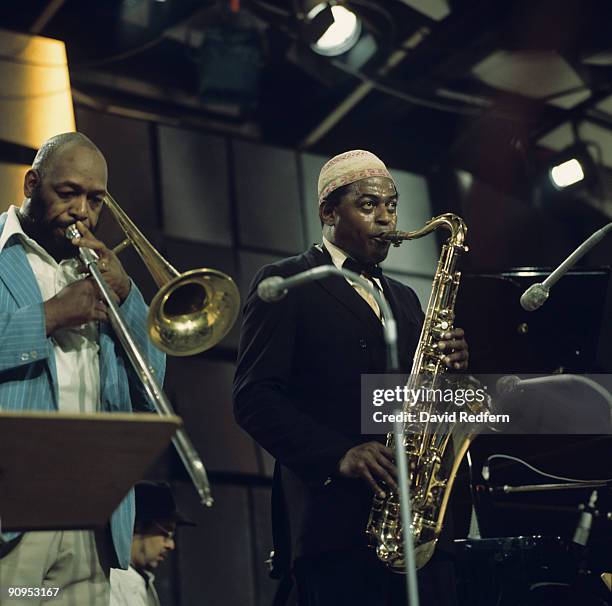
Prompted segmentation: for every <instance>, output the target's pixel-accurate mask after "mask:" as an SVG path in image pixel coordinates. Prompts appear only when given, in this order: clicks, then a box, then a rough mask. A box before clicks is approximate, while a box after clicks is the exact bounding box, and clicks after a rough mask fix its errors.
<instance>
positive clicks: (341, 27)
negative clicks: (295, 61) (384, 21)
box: [308, 2, 361, 57]
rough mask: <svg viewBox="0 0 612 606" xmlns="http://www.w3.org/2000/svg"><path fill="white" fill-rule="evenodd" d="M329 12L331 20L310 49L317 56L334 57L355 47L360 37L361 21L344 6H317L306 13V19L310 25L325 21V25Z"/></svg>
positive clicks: (326, 3)
mask: <svg viewBox="0 0 612 606" xmlns="http://www.w3.org/2000/svg"><path fill="white" fill-rule="evenodd" d="M330 12H331V17H332V19H333V20H332V21H331V23H330V24H329V25H327V27H326V28H325V29H324V30H323V32H322V34H321V35H320V36H319V37H318V39H317V40H316V42H314V43H312V44H311V48H312V50H314V51H315V52H316V53H318V54H319V55H324V56H326V57H336V56H337V55H342V54H343V53H346V52H347V51H348V50H350V49H351V48H353V46H355V44H356V43H357V41H358V40H359V36H360V35H361V21H360V20H359V18H358V17H357V15H356V14H355V13H354V12H352V11H350V10H348V9H347V8H345V7H344V6H339V5H334V6H330V5H329V3H328V2H321V3H320V4H317V5H316V6H315V7H314V8H313V9H312V10H311V11H310V12H309V13H308V19H309V20H310V22H311V23H316V22H317V21H322V20H323V19H325V21H326V24H327V22H329V18H330V15H329V13H330Z"/></svg>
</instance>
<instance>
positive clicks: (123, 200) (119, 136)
mask: <svg viewBox="0 0 612 606" xmlns="http://www.w3.org/2000/svg"><path fill="white" fill-rule="evenodd" d="M76 118H77V127H78V130H79V131H80V132H82V133H83V134H85V135H87V136H88V137H89V138H90V139H91V140H92V141H93V142H94V143H95V144H96V145H97V146H98V147H99V148H100V149H101V150H102V153H103V154H104V155H105V157H106V161H107V163H108V190H109V192H110V193H111V194H112V196H113V197H114V198H115V200H117V202H118V203H119V205H120V206H121V208H123V210H124V211H125V212H126V213H127V214H128V216H129V217H130V219H131V220H132V221H134V222H135V223H136V225H137V226H138V227H139V228H140V229H142V231H143V232H144V233H145V235H148V231H147V230H148V229H149V228H158V227H159V220H158V209H157V193H156V191H155V178H154V173H153V170H154V162H153V149H152V141H151V132H150V128H151V126H150V124H149V123H148V122H144V121H142V120H132V119H129V118H123V117H120V116H113V115H111V114H104V113H102V112H97V111H94V110H90V109H85V108H79V109H78V110H77V113H76Z"/></svg>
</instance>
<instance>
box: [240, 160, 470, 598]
mask: <svg viewBox="0 0 612 606" xmlns="http://www.w3.org/2000/svg"><path fill="white" fill-rule="evenodd" d="M318 189H319V218H320V220H321V225H322V232H323V233H322V241H321V243H320V244H316V245H314V246H312V247H311V248H310V249H309V250H308V251H306V252H305V253H303V254H301V255H298V256H295V257H291V258H289V259H285V260H282V261H279V262H277V263H274V264H272V265H267V266H265V267H263V268H262V269H261V270H260V271H259V273H258V274H257V275H256V276H255V278H254V281H253V284H252V286H251V290H250V293H249V296H248V299H247V302H246V305H245V309H244V317H243V323H242V333H241V338H240V347H239V353H238V365H237V369H236V377H235V381H234V410H235V415H236V419H237V421H238V423H239V424H240V425H241V426H242V427H243V428H244V429H245V430H246V431H247V432H249V433H250V434H251V435H252V436H253V438H255V440H257V441H258V442H259V443H260V444H261V445H262V446H263V447H264V448H266V450H268V451H269V452H270V453H271V454H272V455H273V456H274V457H275V459H276V468H275V472H274V486H273V496H272V501H273V502H272V511H273V532H274V547H275V557H274V565H275V567H276V568H277V570H276V571H275V572H276V574H277V576H284V578H285V580H286V579H288V578H289V575H290V573H292V574H293V577H294V578H295V580H296V583H297V593H298V594H299V600H300V602H299V603H300V606H310V605H311V604H317V605H318V606H327V605H329V606H332V605H333V606H336V605H338V604H351V606H357V605H360V604H364V605H368V606H372V605H373V604H387V605H396V604H397V605H399V604H402V605H405V604H406V597H405V593H404V587H405V585H404V579H403V577H402V576H401V575H396V574H394V573H392V572H390V571H389V570H388V569H387V568H386V567H385V566H384V565H383V564H381V563H380V562H379V561H378V560H377V557H376V554H375V553H374V550H373V549H370V548H368V547H367V540H366V534H365V528H366V524H367V521H368V515H369V512H370V508H371V505H372V494H373V492H376V493H378V494H379V495H380V494H382V493H383V492H384V490H385V487H386V486H389V487H391V488H392V489H394V490H395V489H396V477H397V469H396V466H395V462H394V456H393V452H392V450H391V449H389V448H387V447H386V446H385V445H384V443H383V440H384V436H376V437H372V436H365V435H362V433H361V425H360V420H361V419H360V401H361V392H360V390H361V382H360V379H361V375H362V374H366V373H370V374H373V373H383V372H385V370H386V369H385V345H384V341H383V334H382V324H381V320H380V311H379V308H378V305H377V303H376V301H375V300H374V299H373V297H372V296H371V295H370V293H368V292H367V291H366V290H365V289H363V288H361V287H360V286H358V285H356V284H353V283H351V282H350V281H348V280H344V279H342V278H339V277H335V276H334V277H331V278H328V279H325V280H321V281H316V282H310V283H307V284H304V285H302V286H300V288H296V289H294V290H291V291H290V292H289V293H288V295H287V296H286V297H285V298H283V299H282V300H280V301H278V302H276V303H273V304H270V303H264V302H263V301H261V300H260V299H259V297H258V295H257V285H258V284H259V283H260V282H261V281H262V280H264V279H265V278H267V277H269V276H275V275H276V276H282V277H289V276H292V275H295V274H298V273H300V272H302V271H305V270H309V269H312V268H314V267H317V266H321V265H328V264H334V265H335V266H336V267H338V268H340V267H345V268H349V269H351V270H353V271H356V272H357V273H361V274H362V276H364V277H365V278H366V279H367V280H369V281H370V284H371V285H372V286H373V287H375V288H378V289H379V290H380V291H382V293H383V294H384V296H385V298H386V299H387V300H388V302H389V304H390V306H391V308H392V311H393V314H394V316H395V319H396V322H397V327H398V345H399V358H400V366H401V371H402V372H409V371H410V367H411V364H412V358H413V355H414V351H415V348H416V345H417V343H418V339H419V334H420V330H421V325H422V323H423V312H422V311H421V306H420V304H419V301H418V299H417V296H416V294H415V292H414V291H413V290H412V289H411V288H409V287H408V286H405V285H404V284H401V283H400V282H397V281H396V280H393V279H391V278H389V277H387V276H385V275H384V274H383V273H382V271H381V270H380V268H379V267H378V263H380V262H381V261H383V260H384V259H385V258H386V256H387V253H388V251H389V242H387V241H385V240H384V239H382V238H380V235H381V234H383V233H385V232H388V231H392V230H394V229H395V228H396V224H397V207H398V193H397V190H396V187H395V182H394V180H393V178H392V177H391V175H390V173H389V171H388V170H387V168H386V167H385V165H384V164H383V162H382V161H381V160H380V159H379V158H377V157H376V156H375V155H374V154H372V153H370V152H367V151H363V150H353V151H350V152H346V153H343V154H340V155H339V156H336V157H334V158H332V159H331V160H330V161H329V162H327V164H325V166H323V168H322V170H321V174H320V177H319V188H318ZM427 269H429V270H431V269H433V268H427ZM438 346H439V347H440V348H441V349H440V350H441V351H442V352H445V353H446V357H445V360H444V362H445V363H446V365H447V366H448V367H449V368H452V369H453V370H461V369H464V368H466V367H467V358H468V352H467V344H466V342H465V340H464V338H463V331H462V330H461V329H455V330H453V331H452V332H447V333H445V334H444V335H443V340H442V341H441V342H440V343H439V344H438ZM438 551H440V550H438ZM442 560H444V558H443V557H442V555H441V554H440V553H438V554H436V555H434V559H433V560H432V561H431V562H430V563H429V564H427V565H426V566H425V568H424V569H423V571H422V574H420V575H419V576H420V580H421V596H422V598H421V599H422V604H432V605H433V604H435V605H436V606H441V605H443V604H455V603H456V602H455V600H454V599H453V593H454V592H455V582H454V576H453V572H452V567H451V565H450V563H449V562H444V561H442ZM288 586H289V583H288V582H285V583H283V585H281V587H288ZM279 602H280V600H279ZM279 602H277V603H279Z"/></svg>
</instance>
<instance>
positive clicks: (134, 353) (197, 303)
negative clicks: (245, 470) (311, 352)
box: [66, 194, 240, 506]
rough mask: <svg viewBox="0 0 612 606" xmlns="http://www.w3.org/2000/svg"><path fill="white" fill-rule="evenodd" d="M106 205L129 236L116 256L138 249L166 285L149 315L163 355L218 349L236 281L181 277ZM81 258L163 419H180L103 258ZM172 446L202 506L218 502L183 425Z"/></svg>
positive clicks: (233, 312) (236, 300) (89, 253)
mask: <svg viewBox="0 0 612 606" xmlns="http://www.w3.org/2000/svg"><path fill="white" fill-rule="evenodd" d="M104 202H105V204H106V206H107V207H108V209H109V210H110V211H111V213H112V215H113V216H114V217H115V219H116V221H117V222H118V223H119V225H120V227H121V229H122V230H123V232H124V234H125V236H126V237H125V240H124V241H123V242H121V244H119V246H117V247H115V249H113V252H115V253H117V252H120V251H121V250H123V249H124V248H126V247H127V246H130V245H131V246H133V247H134V248H135V249H136V251H137V252H138V254H139V255H140V257H141V259H142V260H143V262H144V264H145V265H146V266H147V269H148V270H149V271H150V272H151V275H152V276H153V279H154V280H155V282H156V283H157V285H158V286H159V287H160V290H159V291H158V293H157V294H156V295H155V297H154V298H153V301H152V302H151V305H150V307H149V314H148V317H147V326H148V332H149V336H150V338H151V340H152V341H153V343H154V344H155V345H156V346H157V347H158V348H159V349H161V350H162V351H165V352H166V353H168V354H171V355H175V356H188V355H192V354H195V353H199V352H202V351H205V350H206V349H210V348H211V347H213V346H214V345H216V344H217V343H218V342H219V341H220V340H221V339H223V337H224V336H225V335H226V334H227V332H228V331H229V330H230V328H231V327H232V325H233V324H234V322H235V321H236V317H237V316H238V309H239V306H240V295H239V294H238V289H237V287H236V284H235V283H234V281H233V280H232V279H231V278H230V277H229V276H227V275H226V274H224V273H222V272H220V271H217V270H214V269H206V268H202V269H194V270H191V271H187V272H185V273H183V274H180V273H179V272H178V271H177V270H176V269H175V268H174V267H173V266H172V265H171V264H170V263H168V261H166V259H164V258H163V257H162V256H161V255H160V254H159V252H157V250H155V248H153V246H152V245H151V243H150V242H149V241H148V240H147V239H146V238H145V236H144V235H143V234H142V232H141V231H140V230H139V229H138V228H137V227H136V225H135V224H134V223H133V222H132V221H131V220H130V218H129V217H128V216H127V215H126V213H125V212H124V211H123V209H122V208H120V206H119V205H118V204H117V202H116V201H115V200H114V199H113V198H112V197H111V196H110V195H109V194H106V195H105V196H104ZM78 235H79V233H78V230H77V228H76V226H74V225H71V226H69V227H68V228H67V229H66V237H68V238H71V239H72V238H74V237H75V236H78ZM79 254H80V256H81V259H82V260H83V263H84V264H85V266H86V267H87V269H88V271H89V272H90V273H91V275H92V277H93V278H94V280H95V281H96V283H97V285H98V287H99V289H100V292H101V293H102V296H103V297H104V299H105V301H106V304H107V306H108V314H109V318H110V321H111V324H112V326H113V329H114V330H115V332H116V334H117V337H118V338H119V340H120V341H121V344H122V346H123V348H124V349H125V352H126V354H127V356H128V358H129V359H130V362H131V363H132V365H133V367H134V370H135V371H136V374H137V375H138V377H139V378H140V380H141V381H142V384H143V386H144V388H145V391H146V393H147V395H148V397H149V399H150V401H151V402H152V403H153V405H154V407H155V409H156V410H157V412H158V413H159V414H160V415H174V410H173V408H172V404H171V403H170V400H169V399H168V397H167V396H166V394H165V393H164V391H163V389H162V387H161V385H160V384H159V382H158V381H157V379H156V378H155V376H154V374H153V371H152V369H151V368H150V367H149V365H148V363H147V361H146V359H145V357H144V355H143V354H142V352H141V351H140V349H139V348H138V345H137V344H136V342H135V341H134V339H133V337H132V335H131V334H130V332H129V330H128V327H127V325H126V323H125V321H124V320H123V318H122V317H121V313H120V312H119V307H118V305H117V304H116V303H115V300H114V298H113V294H112V291H111V289H110V287H109V286H108V284H106V281H105V280H104V278H103V277H102V274H101V273H100V270H99V269H98V266H97V261H98V256H97V254H96V253H95V252H94V251H93V250H91V249H89V248H80V249H79ZM172 442H173V444H174V446H175V448H176V450H177V452H178V454H179V456H180V457H181V459H182V461H183V464H184V465H185V468H186V469H187V472H188V473H189V475H190V477H191V480H192V481H193V484H194V486H195V488H196V490H197V492H198V495H199V496H200V500H201V502H202V503H203V504H204V505H207V506H211V505H212V503H213V499H212V496H211V493H210V484H209V482H208V475H207V473H206V468H205V467H204V464H203V463H202V461H201V459H200V457H199V455H198V453H197V452H196V450H195V448H194V446H193V444H192V442H191V440H190V439H189V436H188V435H187V433H186V431H185V429H184V428H183V427H181V428H179V429H178V430H177V432H176V433H175V435H174V437H173V438H172Z"/></svg>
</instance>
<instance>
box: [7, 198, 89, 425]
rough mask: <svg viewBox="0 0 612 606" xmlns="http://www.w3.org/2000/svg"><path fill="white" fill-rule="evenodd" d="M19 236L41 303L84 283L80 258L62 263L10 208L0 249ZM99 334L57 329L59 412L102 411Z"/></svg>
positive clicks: (85, 329)
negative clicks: (31, 233)
mask: <svg viewBox="0 0 612 606" xmlns="http://www.w3.org/2000/svg"><path fill="white" fill-rule="evenodd" d="M14 235H16V236H17V237H18V238H20V240H21V242H22V244H23V245H24V248H25V251H26V256H27V258H28V261H29V263H30V266H31V267H32V271H33V272H34V277H35V278H36V282H37V283H38V287H39V288H40V292H41V295H42V300H43V301H47V300H48V299H51V298H52V297H54V296H55V295H56V294H57V293H59V292H60V290H62V289H63V288H64V287H66V286H67V285H69V284H72V283H73V282H76V281H78V280H81V279H82V278H83V277H85V276H84V274H82V273H80V272H79V267H80V265H81V264H80V263H79V261H78V259H76V258H72V259H64V260H62V261H61V262H60V263H57V261H56V260H55V259H54V258H53V257H52V256H51V255H50V254H49V253H48V252H47V251H46V250H45V249H44V248H42V246H40V244H38V242H36V241H35V240H33V239H32V238H30V237H29V236H28V235H27V234H26V233H25V232H24V231H23V228H22V227H21V222H20V220H19V215H18V213H17V208H16V207H15V206H11V207H9V209H8V215H7V219H6V223H5V225H4V230H3V232H2V236H1V237H0V250H2V248H4V245H5V244H6V242H7V240H8V239H9V238H10V237H11V236H14ZM98 339H99V332H98V324H97V322H89V323H87V324H83V325H82V326H78V327H72V328H64V329H59V330H56V331H55V332H54V333H53V335H51V341H52V342H53V351H54V354H55V365H56V369H57V382H58V393H59V410H60V412H68V413H88V412H96V411H97V410H99V409H100V362H99V350H100V347H99V344H98Z"/></svg>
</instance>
